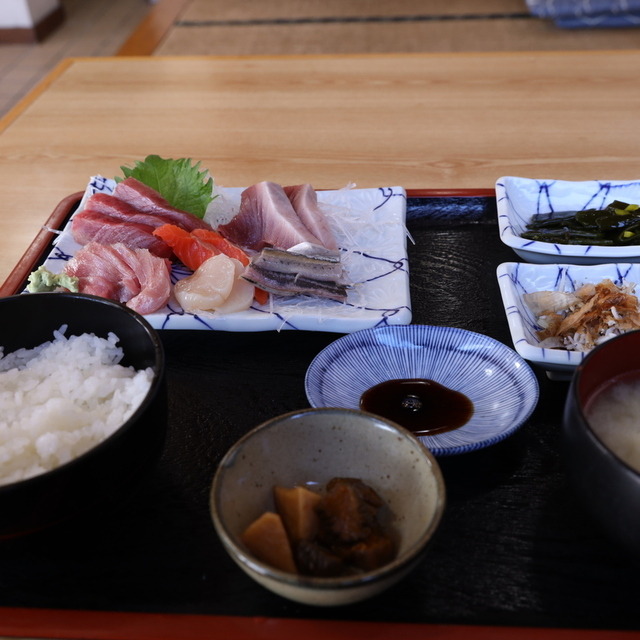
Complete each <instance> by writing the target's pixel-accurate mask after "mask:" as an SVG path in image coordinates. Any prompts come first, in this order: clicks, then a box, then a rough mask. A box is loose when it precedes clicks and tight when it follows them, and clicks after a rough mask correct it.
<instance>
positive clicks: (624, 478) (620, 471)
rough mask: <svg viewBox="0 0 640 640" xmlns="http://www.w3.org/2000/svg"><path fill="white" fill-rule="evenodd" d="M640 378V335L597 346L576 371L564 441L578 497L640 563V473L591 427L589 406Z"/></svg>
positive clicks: (566, 418) (571, 479)
mask: <svg viewBox="0 0 640 640" xmlns="http://www.w3.org/2000/svg"><path fill="white" fill-rule="evenodd" d="M634 373H637V375H638V377H639V378H640V331H633V332H630V333H626V334H623V335H621V336H618V337H616V338H612V339H611V340H608V341H607V342H605V343H603V344H601V345H600V346H598V347H596V348H595V349H594V350H593V351H592V352H591V353H590V354H589V355H588V356H587V357H586V358H585V359H584V360H583V362H582V363H581V364H579V365H578V367H577V368H576V371H575V374H574V376H573V378H572V381H571V384H570V387H569V392H568V395H567V399H566V403H565V409H564V418H563V431H562V436H563V437H562V443H563V449H564V451H563V453H564V460H565V466H566V470H567V473H568V476H569V480H570V482H571V484H572V485H573V488H574V490H575V493H576V495H577V497H578V499H579V500H580V502H581V503H582V505H583V507H584V508H585V510H586V511H587V512H588V513H590V514H591V516H592V518H593V520H594V522H595V523H597V524H598V525H599V526H600V528H601V530H602V531H603V532H604V533H605V534H606V535H607V536H608V537H609V538H610V539H611V541H612V542H614V543H616V544H617V545H618V546H619V547H620V548H621V549H623V550H624V551H625V552H627V553H628V554H630V555H631V556H632V557H635V558H636V560H638V559H640V472H639V471H638V470H637V469H635V468H634V467H632V466H631V465H629V464H627V463H626V462H625V461H624V460H622V459H621V458H620V457H619V456H618V455H616V454H615V453H614V452H613V451H612V450H611V449H610V448H609V447H608V446H607V445H606V444H605V442H604V441H603V440H602V438H600V437H599V436H598V434H597V433H596V432H595V431H594V430H593V428H592V427H591V426H590V424H589V421H588V420H587V417H586V414H585V407H587V406H588V403H589V402H590V401H591V400H592V399H593V398H594V397H595V396H596V395H597V394H598V393H599V392H601V391H602V389H603V388H604V387H606V386H607V385H610V384H612V383H615V379H616V378H618V377H621V376H625V375H627V374H634Z"/></svg>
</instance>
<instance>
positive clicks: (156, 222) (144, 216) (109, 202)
mask: <svg viewBox="0 0 640 640" xmlns="http://www.w3.org/2000/svg"><path fill="white" fill-rule="evenodd" d="M84 211H94V212H95V213H101V214H103V215H105V216H110V217H112V218H115V219H116V220H122V221H124V222H137V223H139V224H145V225H148V226H150V227H153V228H156V227H160V226H162V225H163V224H167V222H171V220H170V219H169V218H166V217H163V216H162V215H158V214H155V213H145V212H144V211H139V210H138V209H136V208H135V207H132V206H131V205H130V204H129V203H127V202H125V201H124V200H120V199H119V198H116V197H115V196H112V195H109V194H108V193H95V194H94V195H92V196H91V197H90V198H89V199H88V200H87V202H86V204H85V206H84Z"/></svg>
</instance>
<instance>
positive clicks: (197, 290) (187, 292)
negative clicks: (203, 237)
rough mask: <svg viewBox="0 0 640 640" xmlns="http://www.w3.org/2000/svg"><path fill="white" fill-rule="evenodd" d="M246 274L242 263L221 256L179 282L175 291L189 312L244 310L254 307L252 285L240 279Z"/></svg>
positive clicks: (182, 305)
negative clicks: (252, 304) (243, 273)
mask: <svg viewBox="0 0 640 640" xmlns="http://www.w3.org/2000/svg"><path fill="white" fill-rule="evenodd" d="M243 271H244V265H243V264H242V263H241V262H239V261H238V260H235V259H234V258H229V257H228V256H226V255H224V254H223V253H221V254H218V255H217V256H213V257H212V258H209V259H208V260H205V262H203V263H202V265H200V267H199V268H198V269H196V271H195V272H194V273H193V274H192V275H190V276H188V277H186V278H183V279H182V280H179V281H178V282H176V284H175V285H174V288H173V292H174V295H175V297H176V300H177V301H178V303H179V304H180V306H181V307H182V308H183V309H184V310H185V311H187V312H189V313H198V312H202V311H217V312H219V313H235V312H237V311H243V310H245V309H248V308H249V307H250V306H251V303H252V302H253V293H254V287H253V285H251V284H250V283H248V282H247V281H245V280H243V279H242V278H241V277H240V275H241V274H242V272H243Z"/></svg>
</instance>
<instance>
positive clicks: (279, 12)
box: [153, 0, 640, 56]
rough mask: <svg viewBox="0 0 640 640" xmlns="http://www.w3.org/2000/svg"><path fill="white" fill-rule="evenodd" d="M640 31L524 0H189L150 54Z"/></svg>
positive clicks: (464, 47)
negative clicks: (558, 20) (571, 17)
mask: <svg viewBox="0 0 640 640" xmlns="http://www.w3.org/2000/svg"><path fill="white" fill-rule="evenodd" d="M638 46H640V30H635V29H633V30H631V29H624V30H621V29H617V30H616V29H607V30H574V31H572V30H562V29H558V28H557V27H556V26H555V25H554V24H553V22H551V21H547V20H540V19H537V18H535V17H533V16H531V15H530V14H529V12H528V10H527V6H526V2H525V0H483V1H482V2H480V1H479V0H395V1H394V2H389V1H388V0H271V1H266V0H191V1H190V2H189V3H188V4H187V6H186V7H185V9H184V10H183V12H182V14H181V15H180V17H179V18H178V19H177V20H176V22H175V24H174V25H173V27H172V28H171V29H170V30H169V32H168V33H167V35H166V37H165V38H164V39H163V41H162V42H161V43H160V44H159V46H157V47H156V49H155V51H154V52H153V53H154V55H159V56H163V55H167V56H169V55H278V54H307V53H308V54H318V53H320V54H322V53H385V52H389V53H396V52H397V53H405V52H430V51H433V52H449V51H541V50H576V49H635V48H638Z"/></svg>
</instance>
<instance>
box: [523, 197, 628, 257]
mask: <svg viewBox="0 0 640 640" xmlns="http://www.w3.org/2000/svg"><path fill="white" fill-rule="evenodd" d="M521 236H522V237H523V238H526V239H527V240H537V241H538V242H553V243H556V244H574V245H577V244H580V245H600V246H625V245H637V244H640V205H637V204H629V203H626V202H621V201H620V200H614V201H613V202H612V203H611V204H609V205H607V206H606V207H605V208H604V209H584V210H583V211H561V212H552V213H539V214H536V215H534V216H533V218H532V219H531V222H529V224H527V230H526V231H525V232H524V233H522V234H521Z"/></svg>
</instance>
